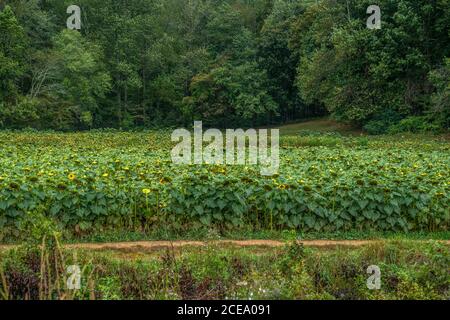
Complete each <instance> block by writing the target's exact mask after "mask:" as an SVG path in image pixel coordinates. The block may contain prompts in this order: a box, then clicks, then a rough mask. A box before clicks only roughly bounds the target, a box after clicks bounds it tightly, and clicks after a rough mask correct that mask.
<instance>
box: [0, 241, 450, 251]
mask: <svg viewBox="0 0 450 320" xmlns="http://www.w3.org/2000/svg"><path fill="white" fill-rule="evenodd" d="M381 241H383V240H305V241H299V243H302V244H303V245H304V246H306V247H316V248H333V247H360V246H365V245H369V244H375V243H377V242H381ZM414 241H423V240H414ZM425 241H426V240H425ZM439 242H441V243H444V244H446V245H449V246H450V240H441V241H439ZM285 244H286V242H283V241H275V240H242V241H240V240H217V241H137V242H111V243H77V244H66V245H65V247H66V248H69V249H86V250H100V251H103V250H118V251H128V250H132V251H140V250H142V251H152V250H159V249H165V248H182V247H203V246H206V245H218V246H238V247H272V248H274V247H282V246H284V245H285ZM12 247H14V246H11V245H0V250H5V249H10V248H12Z"/></svg>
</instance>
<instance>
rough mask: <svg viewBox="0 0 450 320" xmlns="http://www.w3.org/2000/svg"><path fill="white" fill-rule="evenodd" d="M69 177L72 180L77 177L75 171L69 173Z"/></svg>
mask: <svg viewBox="0 0 450 320" xmlns="http://www.w3.org/2000/svg"><path fill="white" fill-rule="evenodd" d="M67 177H68V178H69V180H70V181H73V180H75V178H76V176H75V173H73V172H72V173H69V175H68V176H67Z"/></svg>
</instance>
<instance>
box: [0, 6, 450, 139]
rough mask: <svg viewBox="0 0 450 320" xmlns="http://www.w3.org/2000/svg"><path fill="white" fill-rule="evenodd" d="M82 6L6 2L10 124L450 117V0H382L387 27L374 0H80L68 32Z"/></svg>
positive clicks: (2, 52)
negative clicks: (375, 20)
mask: <svg viewBox="0 0 450 320" xmlns="http://www.w3.org/2000/svg"><path fill="white" fill-rule="evenodd" d="M71 4H72V2H70V1H68V0H64V1H61V0H48V1H38V0H31V1H25V0H6V1H3V2H2V4H0V10H2V11H1V13H0V34H1V36H0V62H1V63H0V99H1V106H0V109H1V110H0V121H1V123H0V124H1V125H2V127H6V128H27V127H33V128H37V129H58V130H80V129H81V130H84V129H90V128H111V127H112V128H125V129H133V128H137V127H146V128H149V127H152V126H159V127H161V126H166V127H167V126H174V125H177V126H179V125H186V124H190V123H192V121H193V120H202V121H204V123H205V124H208V125H210V126H216V127H238V126H244V127H249V126H261V125H267V124H273V123H282V122H287V121H291V120H295V119H301V118H307V117H315V116H322V115H324V114H325V113H330V114H332V115H334V116H335V118H337V119H340V120H343V121H346V122H351V123H352V124H354V125H358V126H359V127H364V126H366V128H367V129H368V131H370V132H372V133H380V132H385V131H386V130H387V128H388V127H389V126H391V125H394V124H395V123H396V122H398V121H396V122H395V123H390V122H389V123H388V122H385V121H384V120H382V119H379V118H386V117H387V116H386V117H385V116H384V115H385V114H386V115H389V114H391V113H396V114H398V115H400V116H401V118H402V119H403V118H407V117H411V116H413V117H422V116H427V117H429V119H430V120H429V122H430V123H431V126H429V127H427V128H426V129H427V130H428V129H431V130H435V129H436V128H438V129H439V130H441V129H444V130H445V129H448V127H449V117H450V115H449V113H448V110H450V105H449V101H448V93H447V92H448V61H447V60H448V57H449V54H450V41H449V35H448V30H447V29H448V28H447V26H448V25H449V21H450V20H449V19H450V16H449V10H448V6H449V2H448V0H437V1H433V2H431V3H430V2H429V1H426V0H421V1H413V0H401V1H397V0H382V1H380V2H379V3H378V5H379V6H380V7H381V10H382V28H381V30H369V29H367V28H366V26H365V22H366V20H367V17H368V15H367V13H366V9H367V7H368V6H369V5H371V4H372V3H371V2H370V1H368V0H364V1H356V0H348V1H332V0H320V1H311V0H302V1H290V0H275V1H272V0H254V1H247V0H195V1H179V0H166V1H154V0H130V1H126V2H123V1H111V0H109V1H103V0H79V1H78V3H77V5H79V6H80V7H81V12H82V29H81V30H80V31H79V32H77V31H73V32H68V31H67V30H66V24H65V22H66V19H67V14H66V8H67V7H68V6H69V5H71ZM446 59H447V60H446ZM25 105H29V106H31V107H32V108H31V109H30V112H29V113H27V112H25V111H24V106H25ZM36 115H38V117H36ZM399 120H401V119H399Z"/></svg>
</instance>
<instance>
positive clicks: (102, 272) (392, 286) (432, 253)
mask: <svg viewBox="0 0 450 320" xmlns="http://www.w3.org/2000/svg"><path fill="white" fill-rule="evenodd" d="M54 253H56V254H54ZM42 255H44V256H46V257H47V259H48V261H50V262H54V261H55V260H56V261H61V260H57V259H63V261H64V264H63V265H61V267H62V268H61V270H57V269H55V267H54V266H55V265H56V266H59V264H58V263H57V264H53V265H52V264H50V265H49V268H41V263H43V262H44V263H45V261H46V259H40V258H41V256H42ZM449 262H450V256H449V250H448V247H447V246H446V245H445V244H442V243H438V242H433V241H430V242H426V243H412V242H408V241H390V242H385V243H379V244H374V245H370V246H367V247H361V248H356V249H355V248H353V249H348V248H338V249H333V250H328V249H325V250H323V249H321V250H319V249H313V248H304V247H302V246H300V245H298V244H297V243H295V242H292V243H289V244H287V245H286V247H285V248H282V249H275V248H238V247H219V246H216V245H213V244H209V245H207V246H206V247H205V248H183V249H181V250H178V249H174V250H160V251H155V252H147V253H136V252H133V251H131V252H120V253H119V252H95V253H93V252H85V251H80V250H77V251H73V250H63V249H54V250H50V249H46V250H45V251H42V250H35V249H32V248H18V249H13V250H11V251H8V252H1V253H0V274H1V276H2V279H3V282H0V283H1V285H0V293H2V295H1V296H0V299H2V298H3V299H79V300H84V299H107V300H116V299H145V300H148V299H169V300H174V299H187V300H191V299H303V300H304V299H327V300H330V299H332V300H335V299H337V300H340V299H344V300H359V299H388V300H391V299H408V300H411V299H412V300H422V299H443V300H447V299H449V297H450V296H449V294H450V292H449V288H450V287H449V281H448V280H449V278H448V264H449ZM73 263H76V264H78V265H80V267H82V273H81V276H82V278H81V289H80V290H77V291H71V290H67V288H66V286H65V281H66V279H67V274H66V273H64V266H67V265H70V264H73ZM369 265H377V266H379V267H380V269H381V271H382V276H381V289H380V290H369V289H368V288H367V279H368V277H369V274H367V268H368V266H369ZM39 279H44V281H40V280H39Z"/></svg>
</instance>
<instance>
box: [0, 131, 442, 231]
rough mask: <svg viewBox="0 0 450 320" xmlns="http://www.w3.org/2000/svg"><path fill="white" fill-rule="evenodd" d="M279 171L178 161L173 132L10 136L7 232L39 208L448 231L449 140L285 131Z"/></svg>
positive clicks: (2, 210)
mask: <svg viewBox="0 0 450 320" xmlns="http://www.w3.org/2000/svg"><path fill="white" fill-rule="evenodd" d="M281 146H282V149H281V151H280V155H281V166H280V173H279V175H277V176H274V177H264V176H261V175H260V174H259V169H258V168H257V167H252V166H194V165H193V166H190V165H185V166H180V165H174V164H172V161H171V158H170V150H171V148H172V143H171V142H170V132H145V133H124V132H90V133H73V134H59V133H34V132H21V133H13V132H2V133H0V150H1V155H0V230H1V237H5V236H17V235H19V234H20V230H21V225H22V223H23V221H25V220H26V218H27V216H29V215H32V214H34V213H35V212H40V213H42V214H44V215H45V216H47V217H49V218H51V219H52V220H54V221H56V222H57V223H58V224H59V225H60V226H61V227H62V228H64V229H65V230H68V231H69V232H73V233H75V234H77V233H89V232H92V231H101V230H105V229H113V228H114V229H125V230H142V231H145V230H150V229H152V228H162V227H163V228H171V229H179V230H183V229H184V230H186V229H188V228H196V227H201V226H207V227H211V228H214V229H218V230H224V229H233V228H240V227H242V226H251V227H252V228H255V229H271V230H272V229H282V228H285V229H298V230H304V231H320V232H332V231H346V230H362V231H365V230H379V231H386V230H388V231H418V230H424V231H446V230H448V227H449V221H450V171H449V168H450V143H449V142H448V140H445V139H443V138H441V139H438V138H423V139H422V140H420V139H418V138H417V137H410V138H401V137H386V138H365V137H341V136H339V135H333V134H321V135H312V134H308V133H305V134H304V135H295V136H285V137H282V139H281Z"/></svg>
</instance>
